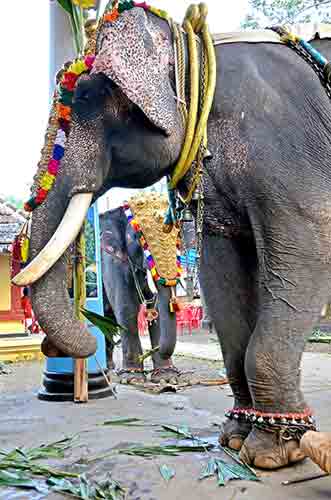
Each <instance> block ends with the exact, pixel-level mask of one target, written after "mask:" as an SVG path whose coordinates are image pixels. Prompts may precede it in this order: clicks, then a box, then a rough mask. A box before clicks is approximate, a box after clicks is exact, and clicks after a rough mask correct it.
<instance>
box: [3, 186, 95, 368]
mask: <svg viewBox="0 0 331 500" xmlns="http://www.w3.org/2000/svg"><path fill="white" fill-rule="evenodd" d="M58 181H59V182H57V185H56V186H55V188H54V189H53V190H52V191H51V192H50V193H49V195H48V197H47V199H46V200H45V202H44V203H43V204H42V205H41V206H39V207H38V208H36V209H35V210H34V211H33V214H32V224H31V239H30V252H29V260H30V263H29V264H28V265H27V266H26V268H24V269H23V271H21V273H19V274H18V275H17V276H16V277H15V278H14V279H13V282H14V284H17V285H19V286H22V285H26V284H31V292H32V293H31V298H32V307H33V310H34V312H35V314H36V317H37V319H38V321H39V323H40V326H41V328H42V329H43V331H44V332H45V333H46V335H47V342H44V344H43V352H44V354H46V355H48V356H54V355H61V353H63V354H65V355H68V356H71V357H73V358H84V357H87V356H90V355H91V354H94V353H95V351H96V348H97V345H96V339H95V337H93V336H92V335H91V334H90V333H89V332H88V330H87V329H86V328H85V326H84V325H83V324H82V323H81V322H80V321H78V320H76V319H74V310H73V305H72V304H71V301H70V297H69V294H68V290H67V279H66V273H67V264H66V258H65V252H66V250H67V248H68V246H69V245H70V243H71V242H72V241H74V239H75V238H76V236H77V234H78V232H79V230H80V228H81V225H82V222H83V220H84V218H85V216H86V212H87V209H88V206H89V204H90V201H91V198H92V195H88V194H85V193H83V194H75V195H74V196H73V197H72V198H71V200H70V201H69V203H68V199H70V194H71V193H72V189H71V183H70V182H69V180H66V179H61V181H60V179H59V180H58ZM78 197H81V198H82V197H83V198H84V197H85V203H83V204H82V201H79V200H78V202H77V199H78ZM81 198H80V200H81ZM74 199H75V200H74ZM73 206H74V207H73ZM66 208H67V210H66ZM73 208H74V210H72V209H73ZM54 348H55V349H54ZM57 351H58V352H57ZM63 354H62V355H63Z"/></svg>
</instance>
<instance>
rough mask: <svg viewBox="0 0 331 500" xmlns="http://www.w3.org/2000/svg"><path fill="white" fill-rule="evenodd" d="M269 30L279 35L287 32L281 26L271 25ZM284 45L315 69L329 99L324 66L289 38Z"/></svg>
mask: <svg viewBox="0 0 331 500" xmlns="http://www.w3.org/2000/svg"><path fill="white" fill-rule="evenodd" d="M270 29H271V30H273V31H275V32H276V33H278V34H279V35H280V36H284V35H286V34H287V31H286V30H285V29H284V28H283V27H279V26H275V27H271V28H270ZM286 45H287V46H288V47H290V48H291V49H292V50H294V52H296V53H297V54H298V55H299V56H300V57H301V58H302V59H303V60H304V61H306V63H308V64H309V66H311V68H312V69H313V70H314V71H315V73H316V74H317V76H318V77H319V79H320V81H321V84H322V85H323V87H324V88H325V92H326V94H327V96H328V97H329V99H331V85H330V81H329V79H328V78H327V76H326V74H325V71H324V68H323V67H322V66H321V65H320V64H319V63H318V62H317V61H316V60H315V59H314V58H313V57H312V55H311V54H310V53H309V52H308V51H307V50H306V49H305V48H304V47H302V46H301V45H299V44H297V43H294V42H292V41H290V40H287V41H286Z"/></svg>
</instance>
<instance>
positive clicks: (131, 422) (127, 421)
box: [101, 418, 141, 427]
mask: <svg viewBox="0 0 331 500" xmlns="http://www.w3.org/2000/svg"><path fill="white" fill-rule="evenodd" d="M101 425H115V426H116V425H124V426H127V427H136V426H140V425H141V419H140V418H112V419H111V420H106V421H105V422H103V424H101Z"/></svg>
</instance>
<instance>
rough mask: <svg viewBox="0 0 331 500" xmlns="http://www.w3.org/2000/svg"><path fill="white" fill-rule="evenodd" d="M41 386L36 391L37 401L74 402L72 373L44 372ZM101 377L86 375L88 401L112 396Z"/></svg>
mask: <svg viewBox="0 0 331 500" xmlns="http://www.w3.org/2000/svg"><path fill="white" fill-rule="evenodd" d="M42 384H43V386H42V387H41V388H40V389H39V391H38V399H40V400H42V401H56V402H61V401H73V400H74V375H73V374H72V373H68V374H63V373H54V372H47V371H45V372H44V376H43V381H42ZM112 395H113V394H112V390H111V388H110V387H109V386H108V384H107V382H106V380H105V379H104V377H103V375H102V374H100V373H97V374H90V373H89V374H88V397H89V399H101V398H107V397H109V396H112Z"/></svg>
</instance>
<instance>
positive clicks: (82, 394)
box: [74, 224, 88, 403]
mask: <svg viewBox="0 0 331 500" xmlns="http://www.w3.org/2000/svg"><path fill="white" fill-rule="evenodd" d="M84 229H85V224H84V225H83V227H82V229H81V231H80V233H79V235H78V237H77V240H76V249H75V279H74V301H75V313H76V318H77V319H79V320H81V321H84V316H83V315H82V313H81V309H82V307H85V300H86V279H85V266H86V262H85V234H84ZM74 401H75V403H87V401H88V377H87V373H86V360H85V359H75V371H74Z"/></svg>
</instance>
